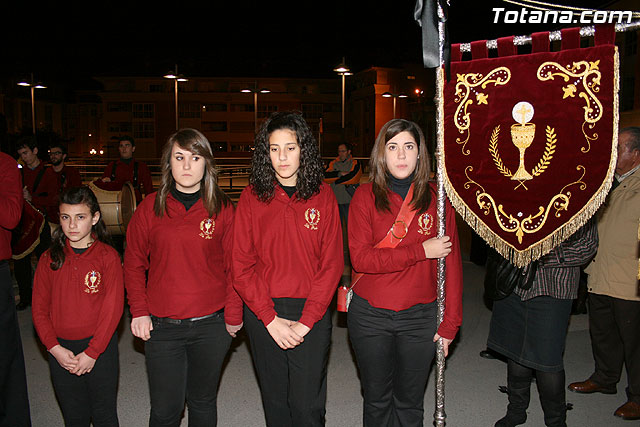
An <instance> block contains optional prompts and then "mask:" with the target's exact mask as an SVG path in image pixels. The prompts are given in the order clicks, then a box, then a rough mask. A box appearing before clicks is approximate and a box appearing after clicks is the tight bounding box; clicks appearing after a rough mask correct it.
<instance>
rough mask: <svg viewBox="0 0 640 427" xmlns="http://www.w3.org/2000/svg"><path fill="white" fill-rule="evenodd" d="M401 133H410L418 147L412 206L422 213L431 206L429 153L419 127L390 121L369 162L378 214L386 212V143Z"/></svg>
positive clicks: (379, 138) (387, 204) (409, 123)
mask: <svg viewBox="0 0 640 427" xmlns="http://www.w3.org/2000/svg"><path fill="white" fill-rule="evenodd" d="M401 132H409V133H410V134H411V135H412V136H413V139H415V141H416V142H417V143H418V154H419V158H418V162H417V164H416V170H415V171H414V172H413V200H412V201H411V206H413V208H414V209H415V210H417V211H418V214H422V213H424V212H425V211H426V210H427V209H428V208H429V204H430V203H431V189H430V186H429V174H430V173H431V170H430V169H431V168H430V167H429V152H428V151H427V144H426V142H425V139H424V134H423V133H422V130H421V129H420V127H419V126H418V125H417V124H415V123H414V122H410V121H408V120H403V119H393V120H390V121H388V122H387V123H386V124H385V125H384V126H382V129H380V133H379V134H378V137H377V138H376V142H375V144H373V149H372V150H371V158H370V159H369V168H370V179H371V181H372V182H373V195H374V196H375V199H376V209H377V210H378V211H389V210H390V208H389V196H388V195H387V191H389V169H388V168H387V163H386V161H385V158H384V153H385V149H386V144H387V142H388V141H389V140H390V139H391V138H393V137H394V136H396V135H398V134H399V133H401Z"/></svg>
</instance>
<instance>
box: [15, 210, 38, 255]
mask: <svg viewBox="0 0 640 427" xmlns="http://www.w3.org/2000/svg"><path fill="white" fill-rule="evenodd" d="M44 223H45V219H44V215H43V214H42V212H40V211H39V210H38V209H37V208H36V207H35V206H33V205H32V204H31V203H29V202H28V201H27V200H25V201H24V205H23V208H22V215H21V216H20V222H19V223H18V226H17V227H16V228H15V229H14V230H13V231H12V232H11V252H12V255H11V258H13V259H22V258H24V257H26V256H27V255H29V254H31V252H33V250H34V249H35V248H36V246H38V244H40V233H42V230H43V229H44Z"/></svg>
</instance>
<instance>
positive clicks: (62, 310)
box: [33, 187, 124, 427]
mask: <svg viewBox="0 0 640 427" xmlns="http://www.w3.org/2000/svg"><path fill="white" fill-rule="evenodd" d="M59 209H60V227H59V228H58V229H56V231H54V233H53V243H52V245H51V248H50V249H49V250H47V251H46V252H45V253H44V254H42V257H41V258H40V261H39V262H38V268H37V269H36V275H35V279H34V283H33V324H34V326H35V327H36V330H37V331H38V335H39V336H40V340H41V341H42V343H43V344H44V345H45V346H46V347H47V351H49V353H50V354H51V356H52V357H49V367H50V369H51V379H52V381H53V387H54V389H55V391H56V396H57V397H58V402H59V403H60V406H61V408H62V415H63V417H64V422H65V425H67V426H86V427H89V425H90V424H91V422H93V425H94V426H96V427H97V426H118V415H117V412H116V392H117V387H118V338H117V333H116V327H117V326H118V323H119V322H120V317H121V316H122V309H123V305H124V285H123V279H122V264H121V261H120V256H119V255H118V252H116V250H115V249H113V248H112V247H111V246H110V245H109V235H108V233H107V230H106V227H105V225H104V222H103V221H102V218H101V215H100V205H98V201H97V199H96V196H95V195H94V194H93V192H92V191H91V190H90V189H89V188H88V187H74V188H70V189H68V190H66V191H65V192H64V193H62V194H61V196H60V206H59Z"/></svg>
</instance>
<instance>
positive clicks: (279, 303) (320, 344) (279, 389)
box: [244, 298, 331, 427]
mask: <svg viewBox="0 0 640 427" xmlns="http://www.w3.org/2000/svg"><path fill="white" fill-rule="evenodd" d="M274 303H275V310H276V312H277V313H278V316H279V317H282V318H285V319H288V320H298V319H299V318H300V316H301V315H302V309H303V307H304V303H305V300H304V299H302V298H274ZM244 322H245V326H246V328H247V329H246V330H247V334H249V339H250V340H251V356H252V358H253V363H254V366H255V368H256V372H257V373H258V380H259V381H260V392H261V393H262V405H263V407H264V412H265V417H266V420H267V426H269V427H305V426H323V425H324V422H325V419H324V417H325V412H326V411H325V406H326V400H327V359H328V356H329V345H330V344H331V313H330V311H329V310H327V312H326V313H325V315H324V316H323V317H322V319H320V320H319V321H318V322H316V324H315V325H314V326H313V328H311V331H310V332H309V333H308V334H307V335H306V336H305V337H304V342H303V343H302V344H300V345H298V346H296V347H295V348H292V349H289V350H282V349H281V348H280V347H278V345H277V344H276V343H275V341H274V340H273V338H272V337H271V335H269V332H268V331H267V329H266V328H265V326H264V324H263V323H262V322H261V321H260V320H258V318H257V317H256V316H255V314H253V312H252V311H251V310H249V309H248V308H246V307H245V311H244Z"/></svg>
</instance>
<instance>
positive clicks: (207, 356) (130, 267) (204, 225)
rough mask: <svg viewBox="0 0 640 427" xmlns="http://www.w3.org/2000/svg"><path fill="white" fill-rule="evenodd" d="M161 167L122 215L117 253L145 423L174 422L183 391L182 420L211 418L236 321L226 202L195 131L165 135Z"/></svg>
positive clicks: (207, 422) (203, 422)
mask: <svg viewBox="0 0 640 427" xmlns="http://www.w3.org/2000/svg"><path fill="white" fill-rule="evenodd" d="M161 166H162V183H161V184H160V188H159V189H158V192H157V193H153V194H150V195H149V196H148V197H146V198H145V199H144V200H143V201H142V203H140V205H139V206H138V209H137V210H136V212H135V214H134V215H133V218H132V219H131V222H130V223H129V227H128V229H127V249H126V252H125V257H124V258H125V259H124V267H125V268H124V272H125V285H126V288H127V297H128V299H129V305H130V307H131V317H132V320H131V332H133V335H135V336H136V337H138V338H141V339H143V340H144V341H146V343H145V358H146V362H147V374H148V375H149V393H150V396H151V415H150V421H149V425H150V426H151V427H153V426H176V427H177V426H179V425H180V418H181V416H182V412H183V409H184V404H185V399H186V402H187V406H188V408H189V425H190V426H214V425H216V423H217V409H216V400H217V388H218V382H219V380H220V373H221V370H222V363H223V361H224V358H225V356H226V354H227V351H228V350H229V346H230V345H231V338H232V337H234V336H235V335H236V332H237V331H238V330H239V329H240V328H241V327H242V301H241V300H240V297H238V295H237V294H236V293H235V292H234V290H233V287H232V285H231V266H230V259H229V257H230V255H231V228H232V225H233V205H232V204H231V201H230V200H229V198H228V197H227V196H226V195H225V194H224V193H223V192H222V190H220V187H218V183H217V178H218V174H217V171H216V166H215V161H214V159H213V152H212V150H211V145H210V144H209V141H208V140H207V138H206V137H205V136H204V135H203V134H202V133H200V132H198V131H197V130H195V129H181V130H179V131H177V132H176V133H174V134H173V135H171V136H170V137H169V140H168V141H167V143H166V144H165V146H164V149H163V151H162V160H161Z"/></svg>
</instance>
